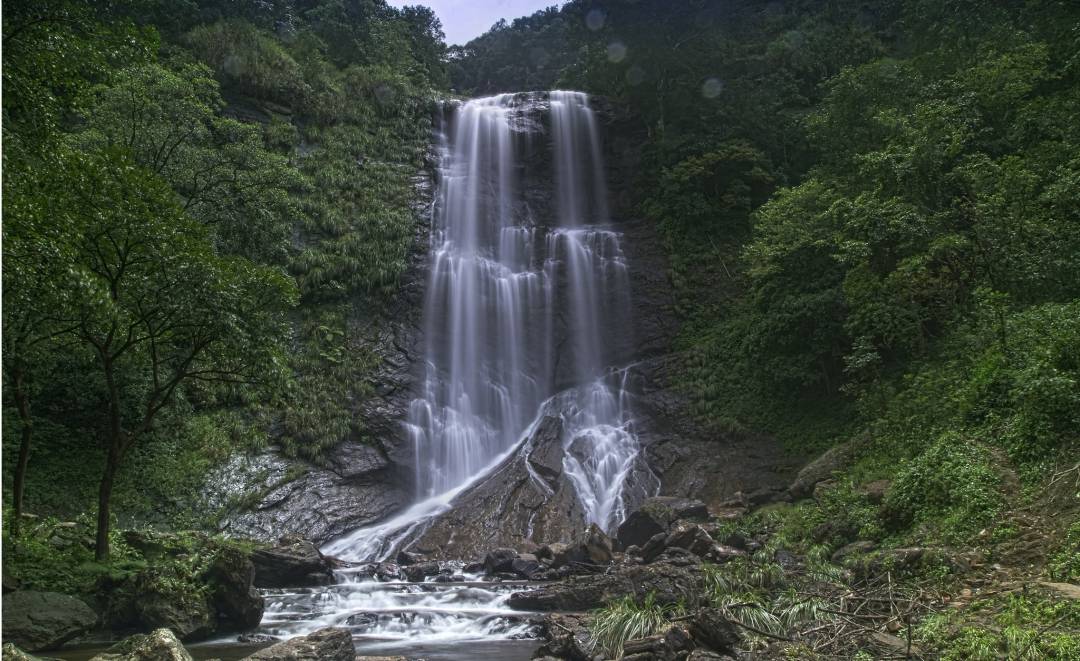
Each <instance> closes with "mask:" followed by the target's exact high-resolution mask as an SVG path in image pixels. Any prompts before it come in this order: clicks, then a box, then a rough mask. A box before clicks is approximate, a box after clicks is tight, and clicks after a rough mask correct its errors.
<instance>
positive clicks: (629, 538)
mask: <svg viewBox="0 0 1080 661" xmlns="http://www.w3.org/2000/svg"><path fill="white" fill-rule="evenodd" d="M708 517H709V510H708V508H706V507H705V503H703V502H701V501H700V500H693V499H690V498H677V497H673V496H654V497H652V498H649V499H647V500H646V501H645V502H644V503H642V505H641V507H639V508H638V509H637V510H636V511H634V512H633V513H632V514H630V516H628V517H626V520H625V521H623V522H622V524H620V525H619V530H618V533H617V538H618V540H619V544H620V545H622V547H623V548H626V547H628V546H631V545H636V546H644V544H645V542H647V541H649V538H650V537H652V536H654V535H657V534H659V533H662V532H667V530H668V528H669V527H671V524H672V523H674V522H675V521H677V520H679V519H689V520H705V519H707V518H708Z"/></svg>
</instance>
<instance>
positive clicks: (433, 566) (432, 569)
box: [401, 562, 439, 583]
mask: <svg viewBox="0 0 1080 661" xmlns="http://www.w3.org/2000/svg"><path fill="white" fill-rule="evenodd" d="M401 573H402V574H405V578H407V579H409V580H410V581H412V582H413V583H421V582H423V580H424V579H425V578H427V577H428V576H435V575H437V574H438V573H439V563H437V562H421V563H418V564H415V565H409V566H407V567H402V569H401Z"/></svg>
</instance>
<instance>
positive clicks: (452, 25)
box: [390, 0, 562, 44]
mask: <svg viewBox="0 0 1080 661" xmlns="http://www.w3.org/2000/svg"><path fill="white" fill-rule="evenodd" d="M390 4H391V5H393V6H395V7H403V6H405V5H426V6H428V7H431V8H432V9H433V10H434V11H435V14H436V15H437V16H438V17H439V20H440V21H442V26H443V32H445V33H446V43H448V44H464V43H466V42H468V41H469V40H470V39H473V38H474V37H479V36H480V35H481V34H483V33H485V32H487V31H488V28H490V27H491V26H492V25H494V24H495V22H496V21H498V20H499V19H500V18H505V19H506V20H508V21H510V20H513V19H515V18H518V17H519V16H528V15H529V14H532V13H533V12H535V11H536V10H538V9H544V8H545V7H551V6H552V5H561V4H562V2H561V0H390Z"/></svg>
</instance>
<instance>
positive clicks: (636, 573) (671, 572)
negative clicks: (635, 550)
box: [507, 563, 703, 611]
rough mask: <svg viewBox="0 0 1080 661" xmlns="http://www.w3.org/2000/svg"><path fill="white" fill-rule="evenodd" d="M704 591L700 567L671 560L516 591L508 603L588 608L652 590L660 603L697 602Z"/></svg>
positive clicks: (533, 607) (549, 608)
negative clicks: (679, 563)
mask: <svg viewBox="0 0 1080 661" xmlns="http://www.w3.org/2000/svg"><path fill="white" fill-rule="evenodd" d="M702 590H703V577H702V574H701V570H700V568H699V567H678V566H675V565H674V564H671V563H655V564H652V565H617V566H616V567H615V568H614V569H613V570H612V571H611V572H610V573H607V574H594V575H587V576H580V577H577V578H575V579H574V580H573V581H566V582H561V583H553V584H550V585H544V586H542V587H539V588H537V589H535V590H530V591H528V592H515V593H514V594H512V595H511V596H510V599H509V601H508V602H507V603H509V604H510V607H511V608H516V609H519V610H533V611H554V610H560V611H584V610H589V609H592V608H599V607H600V606H603V605H604V604H606V603H608V602H610V601H611V600H613V599H618V598H620V597H624V596H627V595H632V596H634V597H636V598H637V599H644V598H645V596H646V595H648V594H649V593H650V592H652V593H653V594H654V597H653V598H654V599H655V600H656V603H658V604H673V603H677V602H683V603H693V602H694V601H695V600H696V599H698V598H699V597H700V595H701V594H702Z"/></svg>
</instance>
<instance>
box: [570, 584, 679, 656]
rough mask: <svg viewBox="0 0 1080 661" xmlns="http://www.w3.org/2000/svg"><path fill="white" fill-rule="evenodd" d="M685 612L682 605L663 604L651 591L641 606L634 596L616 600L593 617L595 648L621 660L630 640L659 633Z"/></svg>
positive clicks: (592, 632)
mask: <svg viewBox="0 0 1080 661" xmlns="http://www.w3.org/2000/svg"><path fill="white" fill-rule="evenodd" d="M684 612H685V608H684V607H683V605H682V604H660V603H657V602H656V594H655V593H653V592H650V593H649V594H648V595H646V596H645V599H644V600H642V601H641V603H638V602H637V600H635V599H634V598H633V597H631V596H626V597H623V598H622V599H617V600H615V601H613V602H611V603H610V604H608V605H607V606H605V607H603V608H601V609H599V610H597V611H596V612H595V613H594V614H593V618H592V622H591V623H590V625H589V631H590V633H591V634H592V639H593V646H594V649H595V650H597V651H599V652H603V653H604V654H606V655H607V657H608V658H616V659H621V658H622V656H623V646H624V645H625V644H626V643H627V642H628V641H631V640H635V639H638V638H645V637H647V636H652V635H654V634H657V633H660V632H662V631H664V630H665V629H667V627H668V625H669V624H671V618H673V617H678V616H679V615H682V614H683V613H684Z"/></svg>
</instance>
